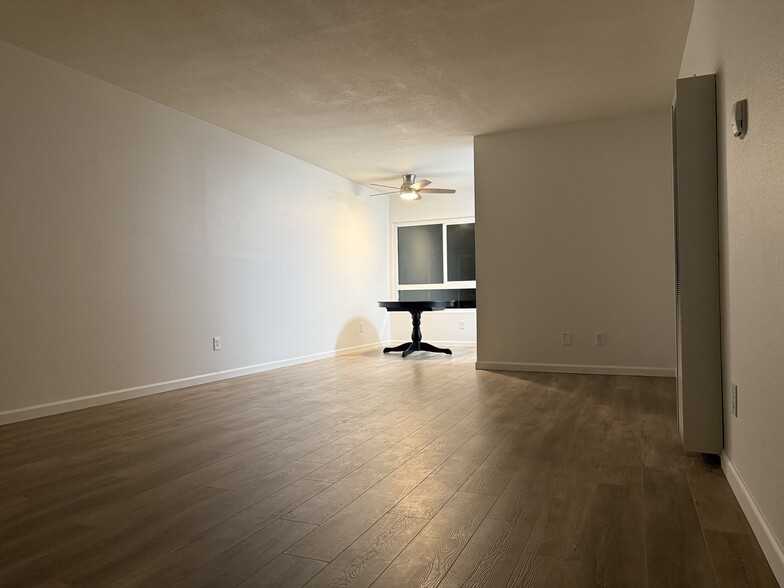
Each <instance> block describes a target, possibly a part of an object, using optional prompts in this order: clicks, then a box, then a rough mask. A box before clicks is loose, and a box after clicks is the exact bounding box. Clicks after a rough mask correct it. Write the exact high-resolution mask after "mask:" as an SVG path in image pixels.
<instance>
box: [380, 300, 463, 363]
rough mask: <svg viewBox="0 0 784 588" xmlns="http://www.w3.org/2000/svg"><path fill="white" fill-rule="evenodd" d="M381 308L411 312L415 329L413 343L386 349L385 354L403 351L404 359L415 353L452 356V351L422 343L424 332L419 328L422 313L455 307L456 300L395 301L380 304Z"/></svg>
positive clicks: (412, 337)
mask: <svg viewBox="0 0 784 588" xmlns="http://www.w3.org/2000/svg"><path fill="white" fill-rule="evenodd" d="M378 305H379V306H380V307H381V308H386V309H387V311H388V312H404V311H405V312H410V313H411V324H412V325H413V327H414V329H413V330H412V331H411V341H410V342H409V343H403V344H402V345H398V346H397V347H385V348H384V353H389V352H391V351H402V352H403V357H406V356H407V355H411V354H412V353H414V351H431V352H434V353H446V354H447V355H452V350H451V349H441V348H440V347H436V346H435V345H431V344H430V343H425V342H424V341H422V331H421V330H420V329H419V326H420V325H421V324H422V313H423V312H428V311H435V310H444V309H445V308H450V307H453V306H454V305H455V302H454V300H448V301H436V300H418V301H396V302H395V301H393V302H384V301H382V302H379V303H378Z"/></svg>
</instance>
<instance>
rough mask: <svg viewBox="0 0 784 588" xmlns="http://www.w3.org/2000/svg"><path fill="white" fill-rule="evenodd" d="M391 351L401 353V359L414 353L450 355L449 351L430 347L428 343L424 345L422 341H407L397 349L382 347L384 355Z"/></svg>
mask: <svg viewBox="0 0 784 588" xmlns="http://www.w3.org/2000/svg"><path fill="white" fill-rule="evenodd" d="M392 351H402V352H403V357H406V356H407V355H411V354H412V353H414V351H433V352H435V353H446V354H447V355H452V350H451V349H441V348H440V347H436V346H435V345H431V344H430V343H425V342H423V341H409V342H408V343H403V344H402V345H398V346H397V347H384V353H390V352H392Z"/></svg>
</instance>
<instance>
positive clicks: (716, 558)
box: [705, 530, 778, 588]
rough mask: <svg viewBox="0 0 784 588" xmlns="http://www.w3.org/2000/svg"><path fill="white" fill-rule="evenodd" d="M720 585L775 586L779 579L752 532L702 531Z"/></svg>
mask: <svg viewBox="0 0 784 588" xmlns="http://www.w3.org/2000/svg"><path fill="white" fill-rule="evenodd" d="M705 541H706V542H707V544H708V550H709V551H710V554H711V559H712V560H713V565H714V566H715V568H716V576H717V578H718V581H719V586H723V587H726V588H735V587H737V586H754V588H776V587H777V586H778V582H777V581H776V577H775V576H774V575H773V572H772V571H771V569H770V565H768V562H767V560H766V559H765V554H764V553H762V549H761V548H760V546H759V543H757V540H756V539H754V537H753V536H752V535H747V534H739V533H725V532H722V531H711V530H706V531H705Z"/></svg>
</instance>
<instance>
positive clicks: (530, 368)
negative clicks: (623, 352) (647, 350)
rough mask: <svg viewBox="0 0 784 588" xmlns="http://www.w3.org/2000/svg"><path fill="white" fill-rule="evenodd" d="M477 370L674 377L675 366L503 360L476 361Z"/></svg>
mask: <svg viewBox="0 0 784 588" xmlns="http://www.w3.org/2000/svg"><path fill="white" fill-rule="evenodd" d="M476 369H478V370H497V371H509V372H551V373H565V374H605V375H610V376H661V377H666V378H674V377H675V368H667V367H639V366H624V365H573V364H567V363H519V362H503V361H477V362H476Z"/></svg>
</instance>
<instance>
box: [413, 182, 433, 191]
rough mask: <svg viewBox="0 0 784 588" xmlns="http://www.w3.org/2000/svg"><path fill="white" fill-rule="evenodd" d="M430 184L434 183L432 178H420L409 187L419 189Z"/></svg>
mask: <svg viewBox="0 0 784 588" xmlns="http://www.w3.org/2000/svg"><path fill="white" fill-rule="evenodd" d="M430 184H432V182H431V181H430V180H419V181H418V182H416V183H415V184H411V185H410V186H409V188H411V189H412V190H419V189H421V188H424V187H425V186H429V185H430Z"/></svg>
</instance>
